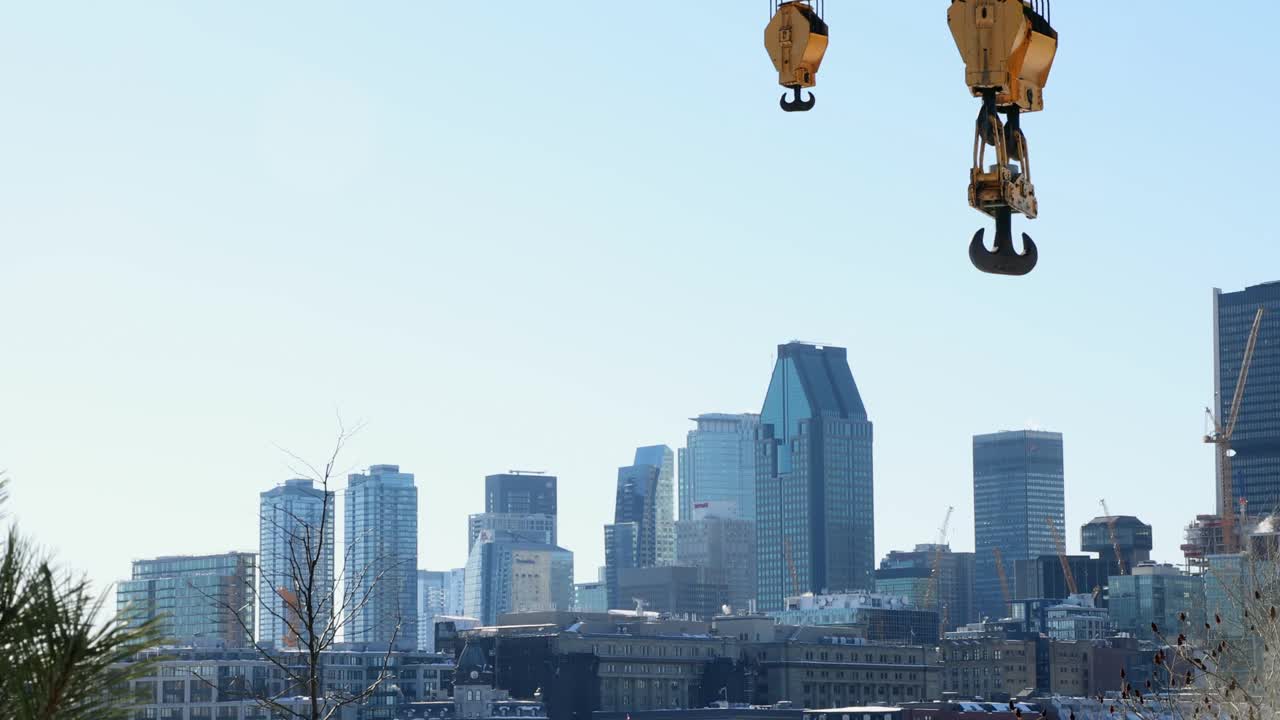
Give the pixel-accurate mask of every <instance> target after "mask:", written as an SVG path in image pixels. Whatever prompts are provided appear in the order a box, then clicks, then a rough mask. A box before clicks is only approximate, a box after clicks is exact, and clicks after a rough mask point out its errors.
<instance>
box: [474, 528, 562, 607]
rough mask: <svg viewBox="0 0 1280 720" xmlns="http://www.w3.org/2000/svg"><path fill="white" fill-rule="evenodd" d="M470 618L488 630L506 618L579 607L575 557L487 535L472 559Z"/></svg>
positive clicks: (496, 534) (478, 542)
mask: <svg viewBox="0 0 1280 720" xmlns="http://www.w3.org/2000/svg"><path fill="white" fill-rule="evenodd" d="M465 582H466V600H465V603H466V605H465V609H466V614H467V615H468V616H470V617H473V618H476V619H477V620H479V621H480V622H481V623H484V624H485V625H493V624H496V623H497V622H498V617H499V616H501V615H503V614H504V613H518V612H541V611H549V610H563V611H568V610H570V609H572V608H573V553H571V552H569V551H568V550H565V549H564V548H560V547H556V546H555V545H545V544H539V543H528V542H522V541H520V540H519V539H517V538H514V537H512V536H511V535H508V534H504V533H502V532H500V531H499V532H493V531H490V530H485V531H483V532H481V533H480V536H479V537H478V538H476V543H475V545H473V546H472V547H471V552H470V554H469V555H468V557H467V572H466V580H465Z"/></svg>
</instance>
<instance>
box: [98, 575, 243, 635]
mask: <svg viewBox="0 0 1280 720" xmlns="http://www.w3.org/2000/svg"><path fill="white" fill-rule="evenodd" d="M256 575H257V562H256V557H255V556H254V554H253V553H237V552H233V553H226V554H223V555H199V556H177V557H160V558H155V559H154V560H134V561H133V576H132V577H131V578H130V579H128V580H125V581H123V582H121V583H120V586H119V587H118V588H116V608H117V612H118V613H119V614H120V616H121V617H122V618H124V619H125V620H126V621H127V622H128V623H129V625H131V626H135V627H136V626H138V625H141V624H143V623H145V622H147V621H148V620H151V619H154V618H162V620H161V621H160V627H161V632H162V634H163V635H164V636H165V637H166V638H170V639H173V640H177V641H179V642H183V643H191V644H195V645H205V644H210V645H222V646H224V647H245V646H248V645H251V644H252V643H253V585H254V579H255V576H256ZM229 608H239V612H238V613H237V612H235V611H233V610H230V609H229Z"/></svg>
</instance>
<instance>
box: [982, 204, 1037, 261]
mask: <svg viewBox="0 0 1280 720" xmlns="http://www.w3.org/2000/svg"><path fill="white" fill-rule="evenodd" d="M985 233H986V230H985V229H979V230H978V232H976V233H974V234H973V241H972V242H970V243H969V261H970V262H972V263H973V266H974V267H976V268H978V269H979V270H981V271H982V272H984V273H992V274H994V275H1026V274H1027V273H1029V272H1031V270H1032V269H1033V268H1035V266H1036V260H1038V259H1039V257H1040V253H1039V251H1037V250H1036V244H1035V242H1033V241H1032V240H1031V237H1030V236H1029V235H1027V234H1026V233H1022V246H1023V250H1022V252H1021V253H1019V252H1018V251H1017V250H1015V249H1014V247H1013V213H1012V212H1011V211H1010V210H1009V208H1001V209H1000V210H999V211H998V212H997V213H996V246H995V248H994V249H993V250H988V249H987V246H986V245H985V244H984V243H983V241H982V237H983V235H984V234H985Z"/></svg>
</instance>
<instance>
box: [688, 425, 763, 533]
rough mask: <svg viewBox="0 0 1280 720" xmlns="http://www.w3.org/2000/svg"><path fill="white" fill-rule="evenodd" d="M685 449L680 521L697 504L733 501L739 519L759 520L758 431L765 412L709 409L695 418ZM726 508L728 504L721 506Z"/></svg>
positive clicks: (690, 513) (690, 515)
mask: <svg viewBox="0 0 1280 720" xmlns="http://www.w3.org/2000/svg"><path fill="white" fill-rule="evenodd" d="M691 419H692V420H693V421H694V422H695V423H697V427H695V428H694V429H693V430H690V431H689V433H688V435H687V436H686V438H685V446H684V447H683V448H680V454H679V458H680V492H679V495H680V519H681V520H688V519H691V518H692V517H693V506H694V505H695V504H697V503H705V502H710V503H718V504H719V503H725V502H729V503H733V505H734V506H735V507H736V514H737V516H738V517H741V518H745V519H747V520H755V519H756V430H757V429H758V428H759V427H760V416H759V415H755V414H752V413H744V414H741V415H728V414H722V413H708V414H703V415H699V416H698V417H696V418H691ZM720 507H723V505H720Z"/></svg>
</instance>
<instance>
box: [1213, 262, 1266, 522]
mask: <svg viewBox="0 0 1280 720" xmlns="http://www.w3.org/2000/svg"><path fill="white" fill-rule="evenodd" d="M1260 307H1261V308H1265V311H1264V313H1263V316H1262V326H1261V327H1260V328H1259V329H1258V344H1257V347H1256V349H1255V350H1254V354H1253V364H1252V365H1251V366H1250V368H1249V375H1248V383H1247V384H1246V385H1245V391H1244V396H1243V399H1242V401H1241V403H1240V417H1239V420H1238V421H1237V422H1236V427H1235V432H1234V434H1233V435H1232V438H1231V449H1232V450H1235V453H1236V454H1235V455H1234V456H1233V457H1232V458H1231V478H1232V480H1231V487H1232V495H1233V496H1234V500H1233V502H1232V503H1231V507H1230V508H1228V510H1230V511H1231V512H1238V511H1239V507H1240V506H1239V501H1240V500H1241V499H1244V500H1247V501H1248V503H1249V504H1248V512H1249V514H1251V515H1266V514H1269V513H1273V512H1276V511H1277V510H1280V282H1269V283H1266V284H1263V285H1255V286H1253V287H1249V288H1245V289H1244V290H1241V291H1239V292H1230V293H1224V292H1222V291H1221V290H1218V289H1217V288H1214V291H1213V337H1214V345H1213V391H1214V398H1215V408H1214V410H1215V414H1216V415H1217V416H1218V417H1219V418H1226V417H1227V416H1228V414H1229V413H1230V410H1231V400H1232V396H1233V395H1234V394H1235V388H1236V379H1237V378H1238V377H1239V375H1240V365H1241V362H1242V361H1243V359H1244V351H1245V345H1246V344H1247V343H1248V339H1249V330H1250V329H1251V328H1252V326H1253V318H1254V315H1255V314H1256V313H1257V312H1258V308H1260ZM1224 422H1225V421H1224ZM1216 477H1217V475H1216V474H1215V478H1216ZM1215 487H1216V483H1215ZM1216 496H1217V493H1215V497H1216ZM1223 511H1224V509H1223V508H1222V507H1221V498H1219V507H1218V509H1217V513H1218V514H1219V515H1221V514H1222V513H1223Z"/></svg>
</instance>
